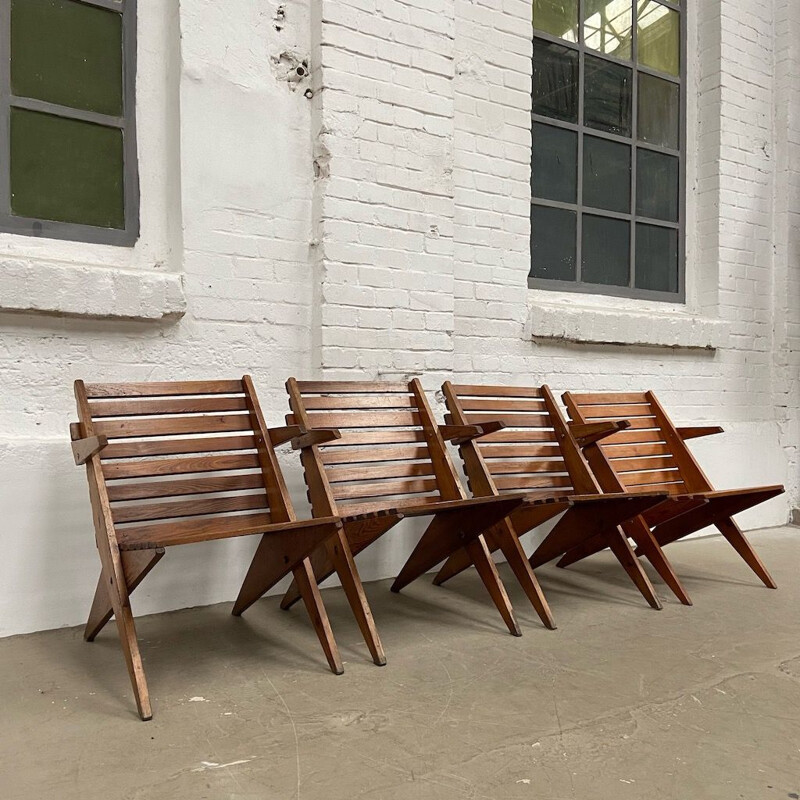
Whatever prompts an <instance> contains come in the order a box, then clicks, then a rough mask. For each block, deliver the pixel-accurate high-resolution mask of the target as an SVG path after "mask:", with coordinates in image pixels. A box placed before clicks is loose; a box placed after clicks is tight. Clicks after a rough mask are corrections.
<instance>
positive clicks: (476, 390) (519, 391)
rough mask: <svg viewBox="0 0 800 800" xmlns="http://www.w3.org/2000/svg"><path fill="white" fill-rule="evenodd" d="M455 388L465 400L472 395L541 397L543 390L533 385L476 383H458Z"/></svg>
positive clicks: (461, 398)
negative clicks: (483, 384)
mask: <svg viewBox="0 0 800 800" xmlns="http://www.w3.org/2000/svg"><path fill="white" fill-rule="evenodd" d="M453 389H454V390H455V392H456V394H457V395H458V396H459V399H460V400H462V402H463V400H464V398H465V397H469V396H470V395H472V396H475V397H528V398H534V397H541V396H542V390H541V389H539V388H536V387H533V386H477V385H475V384H466V383H462V384H458V385H454V386H453Z"/></svg>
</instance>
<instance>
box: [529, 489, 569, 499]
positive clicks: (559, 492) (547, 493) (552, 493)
mask: <svg viewBox="0 0 800 800" xmlns="http://www.w3.org/2000/svg"><path fill="white" fill-rule="evenodd" d="M574 494H575V490H574V489H573V488H572V487H571V486H569V487H568V488H566V489H553V488H546V489H541V490H533V491H531V492H526V493H525V496H526V498H530V499H531V500H552V499H553V498H556V497H569V496H570V495H574Z"/></svg>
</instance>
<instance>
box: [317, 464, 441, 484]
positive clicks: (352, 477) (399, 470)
mask: <svg viewBox="0 0 800 800" xmlns="http://www.w3.org/2000/svg"><path fill="white" fill-rule="evenodd" d="M325 474H326V475H327V476H328V481H329V482H330V483H341V482H342V481H367V480H380V479H381V478H413V477H417V476H421V475H433V474H434V470H433V464H431V462H430V461H423V462H418V463H411V464H409V463H403V462H397V461H394V462H388V463H385V464H384V463H379V464H377V465H375V466H372V467H346V468H333V469H328V470H326V471H325Z"/></svg>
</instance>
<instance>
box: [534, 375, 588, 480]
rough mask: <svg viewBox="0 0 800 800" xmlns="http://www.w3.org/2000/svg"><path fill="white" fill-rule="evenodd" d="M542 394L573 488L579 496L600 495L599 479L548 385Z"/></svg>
mask: <svg viewBox="0 0 800 800" xmlns="http://www.w3.org/2000/svg"><path fill="white" fill-rule="evenodd" d="M541 392H542V399H543V400H544V403H545V407H546V408H547V413H548V414H549V415H550V421H551V422H552V423H553V431H554V432H555V435H556V440H557V441H558V444H559V447H560V448H561V457H562V458H563V459H564V463H565V464H566V467H567V472H569V476H570V479H571V480H572V486H573V488H574V489H575V491H576V493H578V494H599V493H600V491H601V489H600V486H599V484H598V483H597V479H596V478H595V476H594V475H593V474H592V471H591V469H590V468H589V463H588V462H587V460H586V457H585V456H584V454H583V453H582V452H581V448H580V445H579V444H578V442H577V441H576V439H575V437H574V436H573V435H572V432H571V431H570V429H569V425H567V421H566V420H565V419H564V415H563V414H562V413H561V409H560V408H559V407H558V403H557V402H556V399H555V397H553V392H552V391H551V389H550V387H549V386H548V385H547V384H543V385H542V387H541Z"/></svg>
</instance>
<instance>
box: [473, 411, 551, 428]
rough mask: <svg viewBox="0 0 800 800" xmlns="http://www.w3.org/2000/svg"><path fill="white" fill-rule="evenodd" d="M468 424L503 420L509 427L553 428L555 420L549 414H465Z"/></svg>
mask: <svg viewBox="0 0 800 800" xmlns="http://www.w3.org/2000/svg"><path fill="white" fill-rule="evenodd" d="M464 417H465V419H466V421H467V424H468V425H480V423H481V422H489V421H490V420H496V419H497V420H501V421H502V422H504V423H505V424H506V426H507V427H509V428H552V427H553V421H552V420H551V419H550V415H549V414H500V413H491V414H490V413H486V414H475V413H472V414H465V415H464Z"/></svg>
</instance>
